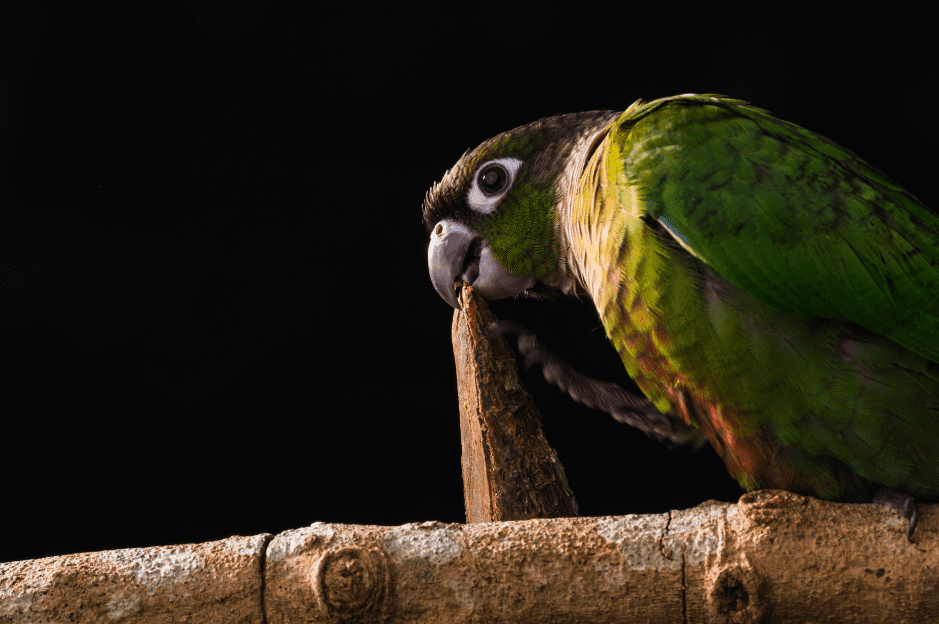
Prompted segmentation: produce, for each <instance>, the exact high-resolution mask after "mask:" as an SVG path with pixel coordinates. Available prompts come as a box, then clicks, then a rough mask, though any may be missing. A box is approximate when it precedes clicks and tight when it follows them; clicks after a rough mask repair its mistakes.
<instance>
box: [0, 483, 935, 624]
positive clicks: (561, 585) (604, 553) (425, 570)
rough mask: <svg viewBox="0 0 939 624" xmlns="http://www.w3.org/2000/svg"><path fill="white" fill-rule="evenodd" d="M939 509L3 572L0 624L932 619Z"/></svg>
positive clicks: (136, 556)
mask: <svg viewBox="0 0 939 624" xmlns="http://www.w3.org/2000/svg"><path fill="white" fill-rule="evenodd" d="M937 532H939V506H937V505H923V506H922V507H921V515H920V524H919V526H918V527H917V529H916V541H915V542H914V543H912V544H909V543H907V541H906V534H905V522H904V520H902V519H901V518H900V517H899V516H898V515H896V514H894V513H892V512H890V511H888V510H887V509H885V508H883V507H880V506H877V505H849V504H843V503H828V502H823V501H819V500H816V499H813V498H806V497H802V496H798V495H794V494H790V493H788V492H781V491H773V490H762V491H759V492H754V493H751V494H747V495H745V496H743V498H741V499H740V502H739V503H737V504H729V503H714V504H708V503H705V504H703V505H700V506H698V507H695V508H694V509H688V510H684V511H673V512H670V513H664V514H655V515H629V516H614V517H603V518H553V519H535V520H522V521H516V522H489V523H479V524H466V525H462V524H442V523H439V522H425V523H422V524H406V525H403V526H398V527H381V526H362V525H342V524H324V523H319V522H317V523H315V524H313V525H312V526H309V527H306V528H302V529H297V530H292V531H285V532H284V533H281V534H280V535H277V536H275V537H273V538H272V537H271V536H269V535H256V536H253V537H232V538H230V539H227V540H222V541H218V542H208V543H206V544H190V545H184V546H171V547H170V546H167V547H157V548H131V549H127V550H114V551H106V552H98V553H84V554H78V555H65V556H62V557H50V558H47V559H36V560H32V561H16V562H12V563H3V564H0V622H2V623H3V624H24V623H27V622H28V623H45V622H71V623H77V624H83V623H88V624H91V623H104V622H108V623H118V624H119V623H125V622H134V623H140V624H149V623H161V624H162V623H164V622H165V623H167V624H168V623H170V622H186V623H187V624H196V623H203V622H204V623H213V624H214V623H219V622H222V623H233V624H241V623H244V624H247V623H252V624H261V623H263V622H266V623H267V624H288V623H294V622H313V623H320V622H322V623H326V622H332V623H335V622H356V623H361V624H369V623H373V622H374V623H377V622H385V623H386V624H405V623H407V624H410V623H414V624H417V623H421V624H423V623H427V622H447V623H449V624H461V623H464V622H465V623H469V622H473V623H476V622H492V623H499V622H506V623H509V622H512V623H518V622H531V623H538V624H552V623H561V622H584V623H605V622H663V623H668V624H673V623H675V622H679V623H695V622H701V623H704V622H780V623H786V622H799V623H804V622H807V621H811V622H817V623H820V622H852V623H858V624H863V623H867V622H884V621H889V622H910V623H917V624H919V623H922V622H932V621H935V620H936V614H937V613H939V591H937V589H936V588H937V586H939V539H937Z"/></svg>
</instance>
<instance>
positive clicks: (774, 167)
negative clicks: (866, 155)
mask: <svg viewBox="0 0 939 624" xmlns="http://www.w3.org/2000/svg"><path fill="white" fill-rule="evenodd" d="M611 139H612V141H613V143H614V145H615V149H616V151H617V152H618V153H619V155H620V157H621V158H622V159H623V160H624V161H625V162H627V163H629V165H628V167H627V168H626V171H625V175H626V176H627V178H628V183H629V184H630V185H634V186H635V187H636V189H637V190H638V193H639V194H640V198H639V199H640V201H641V203H642V207H643V208H644V213H645V216H646V217H648V218H651V219H657V220H659V221H660V222H661V223H662V224H663V225H664V226H665V227H666V228H667V229H668V230H670V231H671V233H672V234H673V235H674V236H676V237H677V239H678V240H679V241H680V242H681V243H682V244H683V245H684V246H686V248H687V249H689V251H691V252H692V253H693V254H694V255H696V256H697V257H699V258H700V259H702V260H703V261H704V262H706V263H707V264H708V265H709V266H711V267H712V268H713V269H714V270H716V271H717V272H718V273H719V274H720V275H721V276H723V277H724V278H726V279H728V280H730V281H731V282H733V283H734V284H735V285H737V286H739V287H740V288H742V289H743V290H745V291H746V292H747V293H749V294H750V295H752V296H754V297H756V298H757V299H759V300H760V301H762V302H763V303H765V304H767V305H769V306H771V307H772V308H775V309H776V310H779V311H781V312H786V313H789V314H795V315H800V316H808V317H825V318H831V319H841V320H846V321H852V322H854V323H857V324H859V325H862V326H863V327H865V328H867V329H868V330H870V331H872V332H874V333H876V334H880V335H882V336H886V337H888V338H890V339H891V340H894V341H895V342H897V343H899V344H901V345H903V346H904V347H906V348H907V349H910V350H911V351H913V352H915V353H918V354H920V355H922V356H923V357H926V358H928V359H930V360H932V361H933V362H937V363H939V215H937V214H936V212H934V211H931V210H930V209H929V208H927V207H926V206H924V205H923V204H921V203H920V202H919V201H918V200H917V199H916V198H915V197H914V196H913V195H912V194H910V193H909V192H908V191H906V190H904V189H903V188H901V187H900V186H898V185H897V184H896V183H894V182H893V181H892V180H890V179H889V178H888V177H887V176H886V175H884V174H883V173H881V172H880V171H878V170H877V169H875V168H873V167H871V166H870V165H869V164H867V163H866V162H864V161H863V160H861V159H860V158H859V157H858V156H857V155H855V154H853V153H852V152H850V151H848V150H846V149H844V148H843V147H841V146H839V145H836V144H834V143H833V142H831V141H829V140H827V139H825V138H824V137H822V136H820V135H818V134H815V133H813V132H810V131H808V130H805V129H803V128H800V127H799V126H796V125H794V124H791V123H787V122H785V121H781V120H779V119H776V118H774V117H772V116H770V115H769V114H768V113H767V112H765V111H763V110H761V109H757V108H754V107H750V106H746V105H745V103H743V102H740V101H739V100H731V99H726V98H715V97H710V96H678V97H676V98H666V99H663V100H657V101H655V102H651V103H649V104H646V105H644V106H638V107H634V108H633V109H631V110H629V111H626V113H624V115H623V116H622V117H621V118H620V120H619V121H618V122H617V124H616V125H615V126H614V132H613V136H612V137H611Z"/></svg>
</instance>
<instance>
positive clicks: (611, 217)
mask: <svg viewBox="0 0 939 624" xmlns="http://www.w3.org/2000/svg"><path fill="white" fill-rule="evenodd" d="M559 221H560V223H561V224H562V226H563V232H564V234H565V240H566V241H567V244H569V246H570V249H571V250H572V254H573V260H574V264H575V265H576V266H577V268H578V271H579V277H580V280H581V281H582V283H583V285H584V287H585V289H586V290H587V292H588V293H589V295H590V297H591V299H592V300H593V302H594V304H595V305H596V307H597V311H598V313H599V315H600V318H601V319H602V321H603V324H604V327H605V328H606V330H607V334H608V336H609V337H610V339H611V340H612V342H613V344H614V346H615V347H616V349H617V351H618V352H619V354H620V357H621V358H622V360H623V363H624V365H625V366H626V368H627V370H628V371H629V374H630V375H631V376H632V377H633V379H634V380H635V381H636V383H637V384H638V385H639V387H640V388H641V389H642V390H643V392H645V393H646V395H647V396H648V398H649V399H650V400H651V401H652V402H653V403H654V404H655V405H656V407H657V408H658V409H659V410H660V411H662V412H663V413H665V412H670V413H674V414H678V415H680V416H681V417H682V418H684V419H685V420H686V421H687V422H689V423H693V424H695V425H696V426H699V427H701V428H702V431H703V432H704V434H705V435H706V436H707V437H708V439H709V440H710V441H711V443H712V445H713V446H714V447H715V449H716V450H717V451H718V453H719V454H720V455H721V457H722V458H723V459H724V462H725V463H726V464H727V467H728V469H729V471H730V472H731V474H733V475H735V476H736V477H737V479H738V480H739V481H740V483H741V485H742V486H743V487H745V488H747V489H753V488H757V487H782V488H786V489H791V490H795V491H800V492H805V493H812V494H815V495H818V496H822V497H825V498H841V499H843V500H863V499H864V497H865V490H866V486H865V485H864V483H863V482H862V481H859V480H858V477H861V478H863V479H867V480H868V481H869V482H872V483H876V484H879V485H882V486H885V487H890V488H895V489H898V490H902V491H904V492H910V493H913V494H915V495H917V496H923V497H931V496H936V495H939V391H937V388H939V216H937V214H936V213H935V212H933V211H930V210H929V209H928V208H926V207H925V206H923V205H922V204H921V203H919V201H918V200H917V199H916V198H915V197H913V196H912V195H911V194H909V193H908V192H907V191H905V190H903V189H902V188H900V187H899V186H898V185H896V184H895V183H894V182H892V181H890V180H889V179H888V178H887V177H886V176H885V175H883V174H882V173H880V172H879V171H877V170H876V169H874V168H873V167H871V166H870V165H868V164H867V163H865V162H864V161H862V160H861V159H860V158H858V157H857V156H856V155H854V154H852V153H851V152H849V151H848V150H845V149H843V148H841V147H839V146H837V145H835V144H833V143H832V142H830V141H828V140H826V139H824V138H823V137H821V136H819V135H816V134H814V133H811V132H809V131H807V130H804V129H802V128H799V127H798V126H795V125H793V124H789V123H786V122H784V121H781V120H778V119H775V118H773V117H771V116H770V115H769V114H768V113H766V112H765V111H762V110H760V109H757V108H753V107H749V106H747V105H746V104H745V103H743V102H740V101H737V100H729V99H724V98H719V97H712V96H678V97H676V98H666V99H664V100H657V101H654V102H651V103H649V104H646V105H641V104H638V103H637V104H635V105H633V106H632V107H630V108H629V109H628V110H627V111H626V112H624V113H623V114H622V115H621V116H620V118H619V119H618V120H617V121H615V122H614V123H613V124H612V125H611V126H610V128H609V133H608V135H607V137H606V139H605V140H603V141H602V143H601V144H599V145H598V146H597V147H596V149H595V150H594V152H593V153H592V154H591V155H590V158H589V160H588V163H587V166H586V167H585V169H584V174H583V176H582V177H581V178H580V182H579V186H578V188H577V189H576V191H575V196H574V200H573V201H572V202H571V204H570V208H567V209H566V211H563V210H562V212H561V213H560V215H559ZM682 248H684V250H683V249H682Z"/></svg>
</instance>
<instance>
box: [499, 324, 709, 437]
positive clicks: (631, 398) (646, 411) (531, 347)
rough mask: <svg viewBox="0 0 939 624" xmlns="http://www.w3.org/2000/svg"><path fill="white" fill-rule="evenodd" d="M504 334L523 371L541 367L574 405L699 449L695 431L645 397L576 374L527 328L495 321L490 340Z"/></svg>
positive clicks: (651, 434)
mask: <svg viewBox="0 0 939 624" xmlns="http://www.w3.org/2000/svg"><path fill="white" fill-rule="evenodd" d="M505 334H512V335H514V336H516V338H517V339H518V350H519V352H520V353H521V355H522V358H523V366H524V367H525V369H526V370H527V369H529V368H531V367H532V366H533V365H535V364H541V371H542V374H543V375H544V378H545V380H546V381H547V382H548V383H550V384H552V385H554V386H557V387H558V388H560V389H561V390H563V391H564V392H566V393H567V394H568V395H569V396H570V397H571V398H572V399H574V400H575V401H577V402H578V403H583V404H584V405H586V406H587V407H591V408H595V409H601V410H603V411H604V412H606V413H607V414H610V415H611V416H612V417H613V418H615V419H616V420H618V421H620V422H622V423H626V424H628V425H632V426H633V427H636V428H637V429H641V430H642V431H644V432H645V433H646V435H649V436H651V437H653V438H655V439H657V440H659V441H661V442H664V443H665V444H666V445H668V446H669V447H679V446H692V447H694V448H700V447H701V446H703V445H704V444H706V443H707V439H706V438H705V437H704V435H703V434H702V433H701V432H700V431H698V430H697V429H695V428H693V427H690V426H689V425H688V424H687V423H685V422H684V421H682V420H680V419H679V418H677V417H676V416H674V415H672V414H663V413H661V412H660V411H659V410H658V408H656V407H655V405H654V404H653V403H652V401H650V400H649V399H647V398H645V397H640V396H636V395H634V394H631V393H629V392H627V391H626V390H625V389H623V388H621V387H620V386H618V385H616V384H615V383H612V382H609V381H599V380H597V379H593V378H591V377H588V376H587V375H584V374H583V373H580V372H578V371H576V370H574V369H573V368H571V367H570V366H568V365H567V364H565V363H564V362H563V361H562V360H561V359H560V358H559V357H558V356H556V355H554V354H553V353H551V352H550V351H548V349H547V348H546V347H545V346H544V345H543V344H541V343H540V342H538V339H537V338H536V337H535V334H534V333H532V332H531V330H529V329H528V328H526V327H524V326H523V325H520V324H519V323H515V322H513V321H498V322H496V324H495V326H494V327H493V328H492V330H491V331H490V332H489V339H490V340H492V339H494V338H497V337H499V336H502V335H505Z"/></svg>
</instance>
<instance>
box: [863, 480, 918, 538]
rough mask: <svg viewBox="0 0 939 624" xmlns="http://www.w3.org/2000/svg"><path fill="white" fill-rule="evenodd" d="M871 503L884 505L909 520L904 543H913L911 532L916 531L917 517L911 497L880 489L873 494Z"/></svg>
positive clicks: (898, 491) (916, 510) (897, 491)
mask: <svg viewBox="0 0 939 624" xmlns="http://www.w3.org/2000/svg"><path fill="white" fill-rule="evenodd" d="M871 502H872V503H874V504H877V505H885V506H886V507H889V508H891V509H893V510H894V511H896V512H897V513H898V514H900V515H901V516H903V517H904V518H906V519H907V520H909V521H910V526H909V528H908V529H907V531H906V541H908V542H912V541H913V531H914V530H916V520H917V518H918V516H919V510H918V509H917V507H916V499H915V498H914V497H913V496H911V495H910V494H907V493H906V492H901V491H900V490H892V489H890V488H880V489H879V490H877V491H876V492H874V496H873V497H872V498H871Z"/></svg>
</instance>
